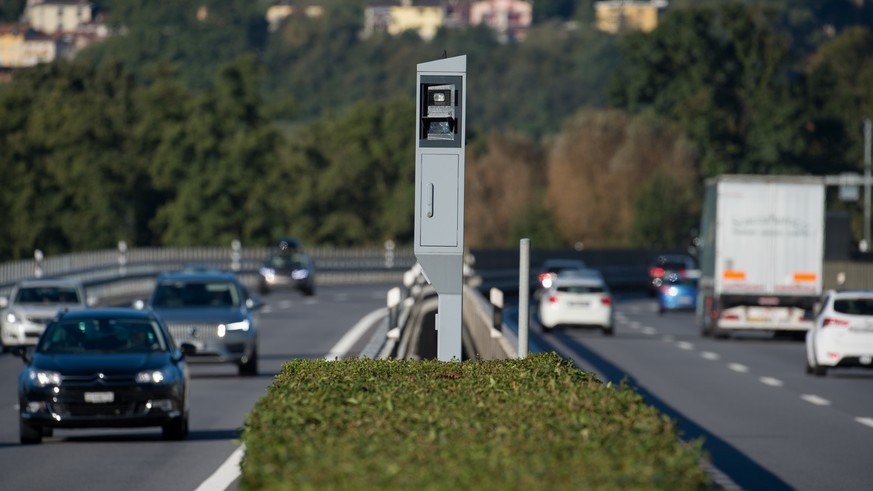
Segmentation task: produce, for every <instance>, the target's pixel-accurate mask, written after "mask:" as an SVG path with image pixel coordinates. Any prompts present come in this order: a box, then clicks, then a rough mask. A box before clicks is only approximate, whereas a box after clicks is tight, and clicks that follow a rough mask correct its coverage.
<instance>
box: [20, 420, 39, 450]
mask: <svg viewBox="0 0 873 491" xmlns="http://www.w3.org/2000/svg"><path fill="white" fill-rule="evenodd" d="M18 435H19V441H21V443H22V444H23V445H31V444H36V443H42V428H40V427H39V426H34V425H32V424H30V423H26V422H24V421H22V420H19V421H18Z"/></svg>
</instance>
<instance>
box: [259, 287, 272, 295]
mask: <svg viewBox="0 0 873 491" xmlns="http://www.w3.org/2000/svg"><path fill="white" fill-rule="evenodd" d="M258 293H260V294H261V295H269V294H270V289H269V288H267V286H266V285H261V286H259V287H258Z"/></svg>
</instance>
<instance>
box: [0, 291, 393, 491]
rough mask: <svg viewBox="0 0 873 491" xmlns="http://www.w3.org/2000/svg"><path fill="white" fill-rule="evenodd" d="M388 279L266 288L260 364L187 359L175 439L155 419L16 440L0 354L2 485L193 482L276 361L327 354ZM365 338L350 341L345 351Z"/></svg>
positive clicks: (235, 432) (229, 449) (163, 486)
mask: <svg viewBox="0 0 873 491" xmlns="http://www.w3.org/2000/svg"><path fill="white" fill-rule="evenodd" d="M393 286H396V285H348V286H339V285H337V286H333V285H330V286H320V287H319V290H318V291H317V293H316V295H315V296H314V297H303V296H301V295H300V294H299V293H296V292H276V293H273V294H271V295H268V296H266V297H264V298H265V300H266V301H267V302H268V305H267V307H266V308H265V309H264V310H263V311H262V313H261V324H260V334H259V353H260V361H259V365H260V367H259V371H260V374H259V375H258V376H257V377H248V378H246V377H239V376H238V375H237V370H236V367H235V366H230V365H192V367H191V376H192V380H191V408H190V418H191V421H190V426H191V433H190V436H189V437H188V438H187V439H186V440H184V441H181V442H166V441H162V440H161V432H160V428H143V429H111V430H104V429H81V430H55V433H54V436H53V437H50V438H45V439H44V440H43V443H42V444H41V445H27V446H23V445H20V444H19V443H18V406H17V404H18V401H17V395H16V394H17V392H16V383H17V382H16V381H17V377H18V373H19V372H20V371H21V368H22V366H23V363H22V361H21V360H20V359H18V358H15V357H13V356H12V355H10V354H3V355H0V462H3V470H2V472H0V489H3V490H13V489H14V490H30V489H63V490H65V491H77V490H88V491H98V490H111V491H118V490H130V491H134V490H155V489H160V490H166V491H175V490H178V491H193V490H195V489H198V487H200V486H201V485H202V484H203V483H204V482H205V481H207V480H208V479H209V478H210V476H212V475H213V474H214V473H215V472H216V470H217V469H218V468H220V467H221V466H222V464H223V463H224V462H226V461H227V460H228V458H229V457H230V456H231V455H232V454H233V453H234V452H235V450H236V449H237V448H238V446H239V440H238V438H239V431H240V429H241V428H242V427H243V425H244V423H245V417H246V414H248V412H249V411H250V410H251V409H252V407H253V406H254V405H255V403H256V402H257V401H258V400H259V399H260V398H261V397H262V396H263V395H264V394H265V391H266V389H267V387H268V386H269V385H270V384H271V383H272V380H273V377H274V376H275V375H276V374H277V373H279V371H280V369H281V366H282V363H283V362H285V361H286V360H289V359H292V358H320V357H324V356H326V355H327V354H328V353H329V352H331V350H332V349H333V348H334V347H335V346H337V344H338V343H339V344H342V343H340V341H341V340H343V339H344V336H345V335H346V334H347V333H348V332H349V331H350V330H351V329H352V328H353V327H354V326H356V325H357V324H358V322H359V321H360V320H361V319H363V318H366V317H368V315H369V314H371V313H373V312H374V311H376V310H378V309H384V306H385V298H386V293H387V291H388V289H390V288H391V287H393ZM372 317H373V316H370V318H372ZM345 339H346V340H347V341H348V337H346V338H345ZM364 341H365V340H364V339H362V340H361V341H360V342H358V343H352V344H348V348H349V349H350V350H351V351H350V354H352V355H354V354H355V353H354V350H356V349H361V347H362V343H364Z"/></svg>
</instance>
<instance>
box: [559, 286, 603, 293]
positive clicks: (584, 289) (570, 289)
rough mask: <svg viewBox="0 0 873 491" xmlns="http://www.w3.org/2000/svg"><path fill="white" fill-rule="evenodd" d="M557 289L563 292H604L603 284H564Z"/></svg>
mask: <svg viewBox="0 0 873 491" xmlns="http://www.w3.org/2000/svg"><path fill="white" fill-rule="evenodd" d="M556 290H557V291H559V292H562V293H603V291H604V290H603V287H602V286H588V285H562V286H559V287H557V288H556Z"/></svg>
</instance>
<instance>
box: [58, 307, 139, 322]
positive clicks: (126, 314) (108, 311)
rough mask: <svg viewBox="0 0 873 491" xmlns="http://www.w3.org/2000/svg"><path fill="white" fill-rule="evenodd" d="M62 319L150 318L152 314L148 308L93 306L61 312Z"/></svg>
mask: <svg viewBox="0 0 873 491" xmlns="http://www.w3.org/2000/svg"><path fill="white" fill-rule="evenodd" d="M61 318H62V319H64V320H77V319H119V318H120V319H152V318H154V315H153V314H152V313H151V312H150V311H148V310H137V309H133V308H129V307H94V308H89V309H76V310H69V311H67V312H64V313H63V314H61Z"/></svg>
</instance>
